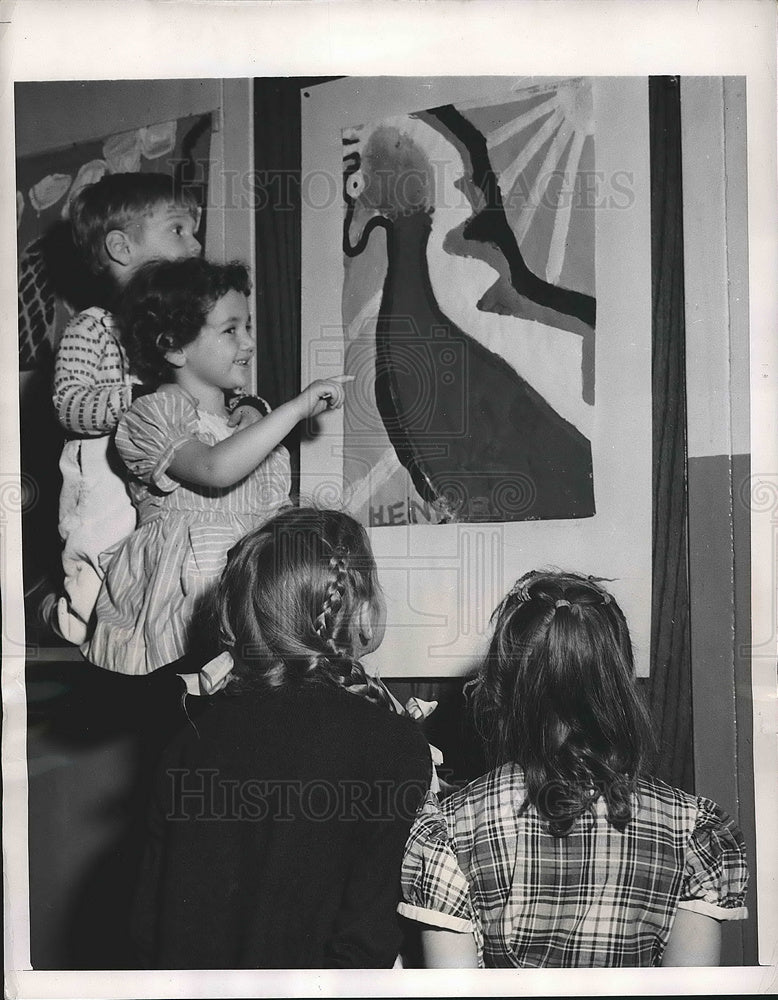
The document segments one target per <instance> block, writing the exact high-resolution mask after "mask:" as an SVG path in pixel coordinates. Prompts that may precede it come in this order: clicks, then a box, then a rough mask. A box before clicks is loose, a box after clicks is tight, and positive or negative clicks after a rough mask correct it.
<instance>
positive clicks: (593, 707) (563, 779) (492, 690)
mask: <svg viewBox="0 0 778 1000" xmlns="http://www.w3.org/2000/svg"><path fill="white" fill-rule="evenodd" d="M492 620H493V622H494V634H493V637H492V640H491V644H490V647H489V651H488V653H487V656H486V659H485V661H484V663H483V665H482V667H481V670H480V672H479V675H478V677H477V678H476V679H475V681H474V682H472V687H471V689H470V700H471V708H472V710H473V713H474V716H475V723H476V726H477V728H478V730H479V731H480V734H481V736H482V738H483V739H484V741H485V745H486V749H487V754H488V756H489V757H490V759H491V763H492V764H493V765H499V764H502V763H505V762H508V761H513V762H515V763H517V764H519V765H520V766H521V768H522V770H523V771H524V776H525V783H526V788H527V798H526V802H525V806H526V805H528V804H532V805H534V806H535V807H536V808H537V810H538V812H539V814H540V815H541V817H542V818H544V819H545V820H547V821H548V823H549V828H550V830H551V832H552V833H553V834H555V835H557V836H564V835H565V834H567V833H569V832H570V830H571V829H572V827H573V825H574V823H575V821H576V819H577V818H578V817H579V816H580V815H581V814H582V813H583V812H585V811H587V810H593V809H594V806H595V803H596V802H597V800H598V799H599V798H600V796H604V798H605V803H606V808H607V815H608V819H609V820H610V822H611V823H612V824H613V825H615V826H616V827H619V828H623V827H624V826H625V825H626V824H627V823H628V822H629V820H630V819H631V816H632V794H633V793H634V792H635V791H636V787H637V779H638V777H639V775H640V774H641V772H642V769H643V767H644V765H645V761H646V757H647V754H648V752H649V750H650V748H651V746H652V744H653V735H652V732H651V724H650V721H649V717H648V713H647V711H646V709H645V707H644V705H643V703H642V700H641V698H640V695H639V692H638V690H637V686H636V684H635V679H634V664H633V656H632V643H631V641H630V637H629V630H628V628H627V623H626V620H625V618H624V615H623V613H622V611H621V609H620V608H619V606H618V604H617V603H616V601H615V600H614V599H613V598H612V597H611V595H610V594H609V593H608V592H607V591H606V590H605V589H604V588H603V587H602V586H601V581H599V580H597V579H595V578H592V577H584V576H580V575H578V574H576V573H559V572H537V571H534V572H532V573H527V574H525V575H524V576H522V577H521V578H520V579H519V580H518V581H517V583H516V585H515V586H514V588H513V589H512V590H511V592H510V593H509V594H508V595H507V597H506V598H505V599H504V600H503V601H502V603H501V604H500V605H499V606H498V607H497V609H496V610H495V612H494V614H493V616H492Z"/></svg>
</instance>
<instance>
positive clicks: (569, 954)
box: [400, 572, 748, 968]
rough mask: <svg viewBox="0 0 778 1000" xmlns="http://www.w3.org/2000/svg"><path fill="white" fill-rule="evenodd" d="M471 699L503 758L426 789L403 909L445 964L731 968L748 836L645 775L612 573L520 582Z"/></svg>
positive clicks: (408, 855) (432, 962)
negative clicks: (726, 930)
mask: <svg viewBox="0 0 778 1000" xmlns="http://www.w3.org/2000/svg"><path fill="white" fill-rule="evenodd" d="M494 622H495V628H494V636H493V638H492V642H491V646H490V648H489V651H488V654H487V657H486V660H485V662H484V664H483V667H482V669H481V672H480V674H479V676H478V677H477V678H476V679H475V681H474V682H473V687H472V688H471V690H472V692H473V693H472V708H473V712H474V715H475V720H476V724H477V726H478V728H479V729H480V731H481V733H482V736H483V737H484V740H485V742H486V747H487V751H489V752H490V754H491V757H492V761H493V763H494V769H493V770H491V771H490V772H489V773H488V774H486V775H484V776H483V777H481V778H478V779H477V780H476V781H474V782H471V783H470V784H469V785H467V786H466V787H465V788H463V789H461V790H459V791H457V792H455V793H454V794H453V795H451V796H449V797H448V798H447V799H445V800H444V802H443V804H442V806H441V805H440V804H439V803H438V801H437V799H436V798H435V796H434V795H432V794H430V796H429V797H428V798H427V800H426V801H425V804H424V806H423V808H422V810H421V811H420V814H419V816H418V818H417V820H416V821H415V823H414V827H413V830H412V832H411V836H410V839H409V841H408V845H407V848H406V851H405V858H404V862H403V874H402V890H403V902H402V903H401V904H400V912H401V913H403V914H405V915H406V916H408V917H411V918H414V919H416V920H417V921H419V922H420V924H421V925H422V926H423V928H424V929H423V930H422V946H423V950H424V955H425V963H426V964H427V965H428V966H430V967H433V966H438V967H452V966H460V967H466V966H475V965H478V966H481V967H487V968H496V967H511V966H514V967H515V966H519V967H528V968H563V967H573V966H575V967H586V966H588V967H592V966H600V967H613V966H657V965H717V964H718V961H719V945H720V934H721V929H720V928H721V921H724V920H742V919H744V918H745V917H746V916H747V912H746V908H745V905H744V900H745V890H746V883H747V881H748V870H747V867H746V860H745V853H744V846H743V837H742V835H741V833H740V831H739V830H738V828H737V827H736V826H735V824H734V823H733V821H732V820H731V819H730V818H729V817H728V816H727V815H726V814H725V813H724V812H723V811H722V810H721V809H720V808H719V807H718V806H717V805H716V804H715V803H714V802H711V801H710V800H709V799H706V798H703V797H702V796H699V795H690V794H688V793H687V792H684V791H680V790H679V789H676V788H671V787H670V786H669V785H666V784H664V782H662V781H658V780H656V779H653V778H650V777H648V776H647V775H646V774H645V770H644V768H645V761H646V756H647V750H648V748H649V745H650V743H651V737H650V727H649V720H648V716H647V714H646V711H645V709H644V708H643V706H642V704H641V701H640V698H639V692H638V690H637V687H636V684H635V679H634V669H633V661H632V646H631V643H630V637H629V631H628V629H627V623H626V621H625V619H624V615H623V614H622V612H621V609H620V608H619V606H618V604H617V603H616V601H615V600H614V599H613V598H612V597H611V595H610V594H609V593H608V591H607V590H605V589H604V588H603V587H602V586H601V585H600V582H599V581H597V580H595V579H593V578H591V577H582V576H579V575H577V574H574V573H551V572H546V573H544V572H533V573H528V574H527V575H526V576H523V577H521V579H520V580H519V581H518V583H517V584H516V586H515V587H514V588H513V590H512V591H511V592H510V593H509V594H508V596H507V597H506V598H505V600H504V601H503V602H502V604H500V606H499V607H498V608H497V610H496V612H495V614H494Z"/></svg>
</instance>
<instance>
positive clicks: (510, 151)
mask: <svg viewBox="0 0 778 1000" xmlns="http://www.w3.org/2000/svg"><path fill="white" fill-rule="evenodd" d="M594 131H595V130H594V115H593V105H592V88H591V83H590V81H588V80H585V79H565V80H562V81H554V82H548V83H540V84H537V85H534V86H532V87H528V88H526V89H523V90H522V91H520V92H515V91H513V92H509V93H508V94H507V95H506V96H504V97H503V98H499V99H494V98H493V99H491V100H489V101H479V102H475V103H468V102H461V101H458V102H455V103H451V104H445V105H440V106H436V107H428V108H425V109H423V110H419V111H413V112H410V113H406V114H402V115H397V116H391V117H385V118H382V119H380V120H377V121H373V122H369V123H366V124H361V125H350V126H348V127H345V128H343V129H342V130H341V141H342V146H343V244H342V252H343V272H342V273H343V286H342V320H343V331H344V340H345V344H344V348H345V355H344V356H345V364H344V370H345V372H346V373H349V374H352V375H354V376H355V382H354V386H353V391H351V392H350V393H349V394H348V395H347V402H346V407H345V413H344V433H343V463H344V483H345V488H346V489H345V493H346V497H347V501H348V505H349V508H350V510H351V511H352V512H353V513H354V514H355V515H356V516H357V517H358V518H359V519H360V520H362V521H363V522H364V523H365V524H367V525H370V526H374V527H375V526H382V525H396V524H418V523H421V524H440V523H479V522H510V521H531V520H550V519H570V518H588V517H592V516H593V515H594V514H595V500H594V497H595V492H594V488H595V478H596V475H597V470H596V469H595V468H593V461H592V446H591V437H592V430H593V426H594V423H595V409H596V405H597V391H596V374H597V373H596V366H595V318H596V297H595V212H594V211H593V204H592V200H591V198H589V197H587V185H588V184H589V183H590V181H591V178H592V176H593V175H594V157H595V135H594Z"/></svg>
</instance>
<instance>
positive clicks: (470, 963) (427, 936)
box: [421, 927, 478, 969]
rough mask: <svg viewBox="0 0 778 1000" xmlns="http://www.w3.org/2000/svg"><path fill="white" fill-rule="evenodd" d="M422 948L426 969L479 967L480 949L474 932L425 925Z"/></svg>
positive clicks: (422, 934)
mask: <svg viewBox="0 0 778 1000" xmlns="http://www.w3.org/2000/svg"><path fill="white" fill-rule="evenodd" d="M421 950H422V954H423V956H424V968H425V969H477V968H478V951H477V949H476V945H475V938H474V937H473V935H472V934H469V933H467V932H466V931H465V932H462V931H449V930H445V929H444V928H442V927H423V928H422V931H421Z"/></svg>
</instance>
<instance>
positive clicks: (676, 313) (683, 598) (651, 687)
mask: <svg viewBox="0 0 778 1000" xmlns="http://www.w3.org/2000/svg"><path fill="white" fill-rule="evenodd" d="M648 95H649V127H650V146H651V305H652V334H653V347H652V391H653V560H652V561H653V579H652V608H651V676H650V678H649V679H648V681H647V682H645V687H646V689H647V695H648V701H649V704H650V707H651V714H652V717H653V720H654V728H655V731H656V734H657V740H658V752H657V757H656V763H655V767H654V771H655V773H656V775H657V776H658V777H660V778H663V779H664V780H665V781H667V782H668V783H669V784H671V785H675V786H676V787H679V788H684V789H686V790H687V791H690V792H693V791H694V757H693V754H694V751H693V743H692V705H691V654H690V645H689V582H688V553H687V497H686V435H685V428H686V367H685V366H686V360H685V329H684V282H683V189H682V187H683V186H682V171H681V82H680V79H679V78H678V77H650V78H649V86H648Z"/></svg>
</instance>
